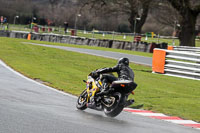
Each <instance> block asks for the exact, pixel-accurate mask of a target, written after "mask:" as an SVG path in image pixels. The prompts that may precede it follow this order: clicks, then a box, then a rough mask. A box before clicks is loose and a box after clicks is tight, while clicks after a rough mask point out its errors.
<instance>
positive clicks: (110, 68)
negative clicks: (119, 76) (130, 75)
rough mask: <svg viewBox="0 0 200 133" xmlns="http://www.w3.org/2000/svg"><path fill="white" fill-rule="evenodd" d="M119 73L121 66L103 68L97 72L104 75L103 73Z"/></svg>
mask: <svg viewBox="0 0 200 133" xmlns="http://www.w3.org/2000/svg"><path fill="white" fill-rule="evenodd" d="M118 71H119V65H117V66H114V67H109V68H102V69H99V70H97V71H96V72H97V73H98V74H102V73H109V72H118Z"/></svg>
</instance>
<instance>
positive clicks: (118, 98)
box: [104, 92, 124, 117]
mask: <svg viewBox="0 0 200 133" xmlns="http://www.w3.org/2000/svg"><path fill="white" fill-rule="evenodd" d="M113 97H115V101H114V104H113V105H112V106H111V107H109V108H108V107H105V108H104V113H105V114H106V115H107V116H109V117H115V116H117V115H118V114H120V113H121V112H122V110H123V108H124V105H123V103H122V102H123V100H122V95H121V93H119V92H116V93H114V94H113Z"/></svg>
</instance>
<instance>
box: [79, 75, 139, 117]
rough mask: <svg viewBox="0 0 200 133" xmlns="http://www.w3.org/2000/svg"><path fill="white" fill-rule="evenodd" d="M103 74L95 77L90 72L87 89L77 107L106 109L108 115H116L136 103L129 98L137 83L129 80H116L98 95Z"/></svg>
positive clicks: (80, 97) (82, 108)
mask: <svg viewBox="0 0 200 133" xmlns="http://www.w3.org/2000/svg"><path fill="white" fill-rule="evenodd" d="M101 76H102V75H99V76H97V77H93V76H92V73H90V74H89V75H88V77H87V81H85V80H83V81H84V82H85V83H86V89H85V90H84V91H83V92H82V93H81V94H80V96H79V97H78V100H77V103H76V107H77V109H79V110H85V109H86V108H90V109H95V110H98V111H104V113H105V114H106V116H109V117H115V116H117V115H118V114H120V113H121V111H122V110H123V108H124V107H127V106H129V105H131V104H133V103H134V100H133V99H130V100H128V96H129V95H130V94H131V93H132V94H134V90H135V88H136V87H137V84H136V83H134V82H133V81H129V80H119V81H114V82H112V83H111V84H110V89H109V90H108V92H107V93H106V94H105V95H102V96H98V95H96V94H97V93H98V92H100V88H101V87H102V82H101Z"/></svg>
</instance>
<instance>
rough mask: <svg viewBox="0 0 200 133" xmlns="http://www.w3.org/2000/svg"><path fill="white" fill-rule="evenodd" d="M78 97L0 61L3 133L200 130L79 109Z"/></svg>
mask: <svg viewBox="0 0 200 133" xmlns="http://www.w3.org/2000/svg"><path fill="white" fill-rule="evenodd" d="M76 100H77V98H76V97H75V96H71V95H69V94H66V93H63V92H60V91H57V90H55V89H53V88H50V87H47V86H44V85H42V84H40V83H38V82H35V81H33V80H31V79H28V78H26V77H24V76H22V75H20V74H18V73H17V72H15V71H13V70H12V69H10V68H8V67H7V66H5V64H4V63H2V62H1V61H0V133H79V132H80V133H199V130H197V129H193V128H190V127H184V126H181V125H176V124H173V123H169V122H166V121H162V120H157V119H152V118H147V117H143V116H138V115H134V114H131V113H128V112H122V113H121V114H120V115H119V116H117V117H116V118H109V117H106V116H105V115H104V114H103V112H98V111H95V110H91V109H87V110H85V111H79V110H77V109H76V107H75V104H76Z"/></svg>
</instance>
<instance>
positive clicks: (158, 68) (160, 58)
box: [152, 49, 166, 73]
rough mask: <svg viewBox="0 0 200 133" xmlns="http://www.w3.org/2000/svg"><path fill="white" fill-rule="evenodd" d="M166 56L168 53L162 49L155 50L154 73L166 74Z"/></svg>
mask: <svg viewBox="0 0 200 133" xmlns="http://www.w3.org/2000/svg"><path fill="white" fill-rule="evenodd" d="M165 56H166V51H164V50H161V49H154V50H153V61H152V71H153V72H158V73H165V70H164V68H165Z"/></svg>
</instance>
